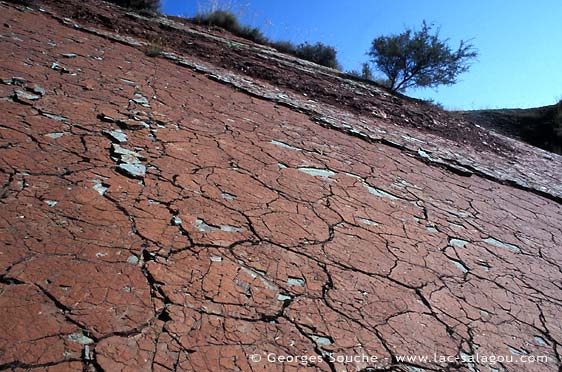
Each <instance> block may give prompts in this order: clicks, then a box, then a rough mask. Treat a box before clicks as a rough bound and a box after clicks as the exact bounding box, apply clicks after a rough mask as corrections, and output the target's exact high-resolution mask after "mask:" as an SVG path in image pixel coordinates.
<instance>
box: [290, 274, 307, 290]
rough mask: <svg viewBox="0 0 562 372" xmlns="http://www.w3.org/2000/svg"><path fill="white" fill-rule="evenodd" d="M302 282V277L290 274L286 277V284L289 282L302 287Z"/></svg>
mask: <svg viewBox="0 0 562 372" xmlns="http://www.w3.org/2000/svg"><path fill="white" fill-rule="evenodd" d="M304 283H305V281H304V279H303V278H296V277H293V276H290V277H289V278H288V279H287V284H289V285H295V286H299V287H304Z"/></svg>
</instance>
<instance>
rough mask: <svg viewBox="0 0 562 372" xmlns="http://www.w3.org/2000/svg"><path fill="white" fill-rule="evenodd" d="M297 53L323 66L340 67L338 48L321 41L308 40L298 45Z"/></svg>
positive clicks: (300, 56)
mask: <svg viewBox="0 0 562 372" xmlns="http://www.w3.org/2000/svg"><path fill="white" fill-rule="evenodd" d="M296 55H297V57H299V58H302V59H306V60H308V61H311V62H314V63H317V64H319V65H322V66H326V67H331V68H335V69H339V68H340V67H339V63H338V60H337V58H336V55H337V52H336V49H335V48H334V47H332V46H329V45H324V44H323V43H321V42H317V43H316V44H309V43H307V42H305V43H302V44H300V45H299V46H297V49H296Z"/></svg>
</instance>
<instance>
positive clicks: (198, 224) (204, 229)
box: [195, 218, 244, 233]
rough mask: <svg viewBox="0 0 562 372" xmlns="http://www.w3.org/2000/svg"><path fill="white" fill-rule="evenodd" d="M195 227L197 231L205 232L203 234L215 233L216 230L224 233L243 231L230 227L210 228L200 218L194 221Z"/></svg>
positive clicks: (210, 226)
mask: <svg viewBox="0 0 562 372" xmlns="http://www.w3.org/2000/svg"><path fill="white" fill-rule="evenodd" d="M195 227H196V228H197V229H198V230H199V231H201V232H205V233H206V232H212V231H217V230H221V231H224V232H240V231H243V230H244V229H242V228H240V227H236V226H230V225H220V226H212V225H209V224H207V223H206V222H205V221H203V220H202V219H200V218H198V219H196V220H195Z"/></svg>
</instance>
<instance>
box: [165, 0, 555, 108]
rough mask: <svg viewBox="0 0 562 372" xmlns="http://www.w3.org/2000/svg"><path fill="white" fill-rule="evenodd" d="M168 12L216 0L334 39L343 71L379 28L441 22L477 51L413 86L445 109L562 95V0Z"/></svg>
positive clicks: (179, 4)
mask: <svg viewBox="0 0 562 372" xmlns="http://www.w3.org/2000/svg"><path fill="white" fill-rule="evenodd" d="M162 3H163V8H164V12H165V13H167V14H173V15H182V16H188V17H189V16H193V15H194V14H195V13H197V11H198V10H199V11H205V10H207V9H209V8H211V7H212V6H213V5H215V6H216V5H217V4H218V6H219V8H223V9H227V10H230V11H232V12H233V13H235V14H237V15H238V16H239V19H240V20H241V23H243V24H248V25H252V26H257V27H259V28H260V29H261V30H262V31H263V32H264V33H265V34H266V35H267V36H268V37H270V38H271V39H274V40H290V41H293V42H295V43H300V42H304V41H309V42H316V41H321V42H323V43H325V44H328V45H332V46H334V47H335V48H336V49H337V51H338V59H339V61H340V63H341V64H342V66H343V68H344V70H350V69H358V68H359V67H360V65H361V63H362V62H364V61H365V60H367V56H366V54H365V53H366V52H367V50H368V49H369V47H370V44H371V41H372V40H373V39H374V38H375V37H377V36H380V35H388V34H393V33H400V32H401V31H403V29H404V28H405V27H414V28H419V25H420V24H421V22H422V20H424V19H425V20H426V21H428V22H434V23H435V24H436V25H439V26H440V27H441V34H440V35H441V36H442V37H443V38H449V39H450V43H451V46H452V47H454V46H456V45H457V44H458V42H459V40H461V39H464V40H467V39H472V43H473V44H474V45H475V47H476V48H477V49H478V51H479V53H480V55H479V57H478V61H476V62H474V64H473V66H472V68H471V69H470V71H469V72H467V73H465V74H463V75H461V76H460V82H459V83H458V84H456V85H454V86H451V87H440V88H438V90H437V91H436V90H433V89H431V90H428V89H425V90H420V91H408V92H407V94H408V95H411V96H416V97H420V98H433V99H435V100H436V101H437V102H440V103H442V104H443V105H444V106H445V108H447V109H480V108H503V107H535V106H543V105H549V104H553V103H555V102H557V101H558V100H560V99H562V0H535V1H533V0H511V1H508V0H466V1H462V0H461V1H451V0H349V1H342V0H323V1H322V0H283V1H274V0H247V1H244V0H238V1H237V0H199V1H197V0H162Z"/></svg>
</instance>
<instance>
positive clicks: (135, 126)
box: [117, 119, 150, 130]
mask: <svg viewBox="0 0 562 372" xmlns="http://www.w3.org/2000/svg"><path fill="white" fill-rule="evenodd" d="M117 125H119V127H121V128H122V129H129V130H141V129H146V128H150V125H148V124H147V123H145V122H144V121H141V120H134V119H123V120H117Z"/></svg>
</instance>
